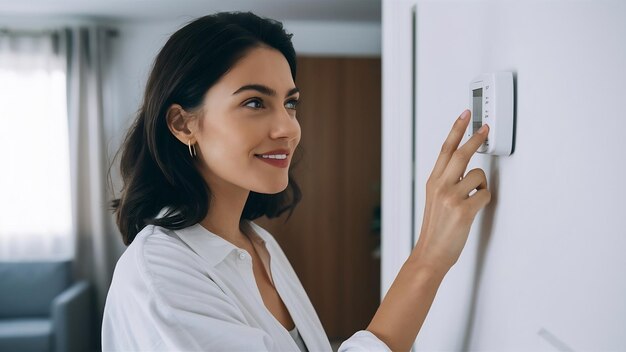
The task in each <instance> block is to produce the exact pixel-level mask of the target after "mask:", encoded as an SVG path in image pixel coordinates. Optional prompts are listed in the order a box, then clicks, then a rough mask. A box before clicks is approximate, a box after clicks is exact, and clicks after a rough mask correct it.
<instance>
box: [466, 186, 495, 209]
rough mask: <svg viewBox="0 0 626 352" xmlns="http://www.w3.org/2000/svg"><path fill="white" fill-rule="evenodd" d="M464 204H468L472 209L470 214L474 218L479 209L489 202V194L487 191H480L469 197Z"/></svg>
mask: <svg viewBox="0 0 626 352" xmlns="http://www.w3.org/2000/svg"><path fill="white" fill-rule="evenodd" d="M466 202H468V205H469V206H470V208H471V209H472V214H474V216H475V215H476V213H478V211H480V209H482V208H484V207H485V206H486V205H487V204H489V202H491V192H489V190H487V189H480V190H478V191H477V192H476V193H474V194H473V195H472V196H471V197H469V198H468V199H467V200H466Z"/></svg>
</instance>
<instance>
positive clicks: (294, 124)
mask: <svg viewBox="0 0 626 352" xmlns="http://www.w3.org/2000/svg"><path fill="white" fill-rule="evenodd" d="M271 134H272V138H274V139H276V138H288V139H290V140H291V139H293V138H297V137H298V136H299V135H300V124H299V123H298V120H297V119H296V115H295V112H290V111H288V110H282V111H280V112H278V113H277V116H275V118H274V119H273V124H272V132H271Z"/></svg>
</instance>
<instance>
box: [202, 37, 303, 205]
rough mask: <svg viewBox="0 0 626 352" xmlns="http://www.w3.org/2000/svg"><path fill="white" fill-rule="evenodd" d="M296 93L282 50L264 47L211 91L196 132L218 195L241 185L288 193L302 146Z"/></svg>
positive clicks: (205, 171)
mask: <svg viewBox="0 0 626 352" xmlns="http://www.w3.org/2000/svg"><path fill="white" fill-rule="evenodd" d="M295 88H296V86H295V83H294V81H293V79H292V77H291V70H290V67H289V64H288V63H287V60H286V59H285V57H284V56H283V55H282V54H281V53H280V51H278V50H275V49H273V48H268V47H259V48H254V49H251V50H250V51H248V53H247V54H246V55H245V56H244V57H243V58H242V59H240V60H239V61H238V62H237V63H236V64H235V65H234V66H233V67H231V69H230V70H229V71H228V72H227V73H226V74H225V75H224V76H222V77H221V78H220V80H219V81H217V82H216V83H215V84H214V85H213V86H212V87H211V88H210V89H209V90H208V91H207V93H206V94H205V97H204V102H203V104H202V111H201V114H200V116H199V117H198V120H197V125H196V128H195V130H196V131H195V132H194V137H195V141H197V144H196V151H197V156H196V157H195V158H196V159H197V160H198V161H199V162H200V163H201V165H200V167H201V170H202V173H203V175H204V177H205V179H206V180H207V181H208V182H209V187H210V188H211V189H212V190H214V189H215V188H216V187H221V185H225V186H227V187H230V186H231V185H235V186H238V187H240V188H243V189H246V190H251V191H254V192H257V193H266V194H274V193H278V192H281V191H283V190H284V189H285V188H287V185H288V183H289V176H288V170H289V164H290V163H291V159H292V155H293V152H294V150H295V149H296V146H297V145H298V143H299V142H300V124H299V123H298V120H297V119H296V110H295V107H296V104H297V99H298V98H299V93H298V92H297V89H295ZM192 142H193V141H192ZM276 150H284V151H278V152H275V151H276ZM260 154H268V155H272V158H269V159H264V158H262V157H260V156H259V155H260ZM284 154H286V159H284V160H282V159H281V158H284ZM264 160H271V162H266V161H264ZM281 163H282V165H281Z"/></svg>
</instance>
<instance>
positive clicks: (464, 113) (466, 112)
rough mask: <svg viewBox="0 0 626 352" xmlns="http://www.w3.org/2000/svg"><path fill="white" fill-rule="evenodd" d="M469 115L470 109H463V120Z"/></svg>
mask: <svg viewBox="0 0 626 352" xmlns="http://www.w3.org/2000/svg"><path fill="white" fill-rule="evenodd" d="M468 116H469V110H465V111H463V113H462V114H461V120H465V119H466V118H467V117H468Z"/></svg>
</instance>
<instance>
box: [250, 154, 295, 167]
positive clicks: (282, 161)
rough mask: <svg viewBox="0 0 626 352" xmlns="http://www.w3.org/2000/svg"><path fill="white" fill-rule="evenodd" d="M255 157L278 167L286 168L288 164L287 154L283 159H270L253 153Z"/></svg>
mask: <svg viewBox="0 0 626 352" xmlns="http://www.w3.org/2000/svg"><path fill="white" fill-rule="evenodd" d="M255 157H256V158H257V159H260V160H261V161H264V162H266V163H268V164H270V165H272V166H276V167H280V168H286V167H288V166H289V155H287V157H286V158H285V159H270V158H264V157H262V156H260V155H255Z"/></svg>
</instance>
